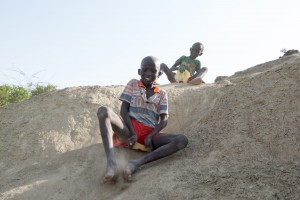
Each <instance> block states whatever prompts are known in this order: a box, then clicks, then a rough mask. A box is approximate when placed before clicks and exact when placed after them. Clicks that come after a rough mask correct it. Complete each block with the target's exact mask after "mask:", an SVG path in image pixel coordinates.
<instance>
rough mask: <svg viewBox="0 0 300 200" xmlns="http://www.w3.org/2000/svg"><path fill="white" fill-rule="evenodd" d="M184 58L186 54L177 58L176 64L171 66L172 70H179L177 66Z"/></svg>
mask: <svg viewBox="0 0 300 200" xmlns="http://www.w3.org/2000/svg"><path fill="white" fill-rule="evenodd" d="M183 58H184V56H181V57H180V58H179V59H178V60H176V61H175V63H174V65H173V66H172V67H171V68H170V70H171V71H175V70H178V68H179V67H177V66H178V65H180V64H181V61H182V59H183Z"/></svg>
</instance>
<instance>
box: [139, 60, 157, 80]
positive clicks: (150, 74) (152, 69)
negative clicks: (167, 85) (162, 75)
mask: <svg viewBox="0 0 300 200" xmlns="http://www.w3.org/2000/svg"><path fill="white" fill-rule="evenodd" d="M159 69H160V68H159V65H158V63H157V62H156V61H155V60H151V59H148V60H145V61H143V62H142V64H141V69H140V75H141V80H142V82H143V84H144V85H145V86H147V85H152V84H153V82H154V81H155V80H156V79H157V78H158V74H159Z"/></svg>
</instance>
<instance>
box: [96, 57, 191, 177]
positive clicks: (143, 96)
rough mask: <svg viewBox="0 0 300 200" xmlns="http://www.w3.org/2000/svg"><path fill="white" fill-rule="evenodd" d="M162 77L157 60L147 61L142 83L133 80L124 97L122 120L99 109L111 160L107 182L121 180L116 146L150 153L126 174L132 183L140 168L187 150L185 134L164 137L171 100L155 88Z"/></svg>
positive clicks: (143, 65) (132, 164)
mask: <svg viewBox="0 0 300 200" xmlns="http://www.w3.org/2000/svg"><path fill="white" fill-rule="evenodd" d="M159 73H160V63H159V61H158V60H157V58H155V57H151V56H148V57H145V58H144V59H143V60H142V62H141V67H140V69H139V75H140V76H141V79H140V80H137V79H132V80H130V81H129V82H128V84H127V85H126V87H125V89H124V91H123V92H122V94H121V96H120V100H121V101H122V104H121V111H120V114H121V117H120V116H118V115H117V114H116V113H115V112H113V110H112V109H111V108H109V107H105V106H102V107H100V108H99V109H98V113H97V115H98V119H99V125H100V132H101V137H102V141H103V146H104V150H105V153H106V158H107V167H106V172H105V175H104V180H103V181H104V182H114V181H116V179H117V163H116V159H115V153H114V148H113V146H114V145H120V146H124V145H126V146H128V147H129V148H132V147H133V146H134V145H135V143H137V142H138V143H140V144H143V145H145V147H146V148H148V149H149V150H150V152H149V153H147V154H146V155H144V156H143V157H141V158H139V159H136V160H130V161H129V163H128V164H127V166H126V168H125V169H124V170H123V178H124V180H126V181H128V182H130V181H131V180H132V174H133V173H134V172H136V170H137V169H138V168H139V167H140V166H142V165H144V164H146V163H149V162H152V161H155V160H158V159H160V158H164V157H166V156H169V155H171V154H173V153H175V152H177V151H179V150H181V149H183V148H185V147H186V146H187V144H188V139H187V138H186V136H184V135H182V134H165V133H160V131H161V130H162V129H163V128H165V127H166V126H167V122H168V98H167V93H166V92H165V91H164V90H162V89H160V88H158V87H156V86H154V85H153V83H154V82H155V81H156V79H157V78H158V76H159ZM114 134H115V136H114Z"/></svg>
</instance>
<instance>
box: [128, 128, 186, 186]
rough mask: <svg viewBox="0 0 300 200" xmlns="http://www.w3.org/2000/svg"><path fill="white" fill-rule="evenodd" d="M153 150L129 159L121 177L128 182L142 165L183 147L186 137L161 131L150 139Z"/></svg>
mask: <svg viewBox="0 0 300 200" xmlns="http://www.w3.org/2000/svg"><path fill="white" fill-rule="evenodd" d="M152 144H153V147H154V151H152V152H151V153H148V154H146V155H145V156H143V157H142V158H140V159H137V160H131V161H129V163H128V165H127V167H126V168H125V169H124V171H123V178H124V179H125V180H126V181H128V182H130V181H131V180H132V174H133V173H134V172H135V171H136V170H137V169H138V168H139V167H140V166H142V165H144V164H146V163H149V162H152V161H155V160H158V159H161V158H164V157H166V156H169V155H171V154H173V153H175V152H177V151H179V150H181V149H183V148H185V147H186V146H187V144H188V139H187V137H186V136H184V135H181V134H179V135H175V134H164V133H161V134H159V135H158V136H156V137H155V138H154V139H153V141H152Z"/></svg>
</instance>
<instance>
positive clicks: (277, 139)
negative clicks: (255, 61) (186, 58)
mask: <svg viewBox="0 0 300 200" xmlns="http://www.w3.org/2000/svg"><path fill="white" fill-rule="evenodd" d="M161 87H162V88H164V89H165V90H167V91H168V94H169V103H170V121H169V124H168V126H167V128H166V129H165V130H164V131H165V132H168V133H175V132H178V133H184V134H185V135H186V136H187V137H188V138H189V141H190V143H189V145H188V147H187V148H186V149H184V150H183V151H181V152H178V153H176V154H174V155H172V156H170V157H169V158H166V159H162V160H160V161H156V162H154V163H150V164H148V165H146V166H144V167H142V168H141V170H139V171H138V172H137V173H136V174H135V175H134V181H133V183H131V184H128V183H124V182H123V180H122V178H121V177H120V178H119V181H118V183H117V184H116V185H114V186H112V185H103V184H101V177H102V175H103V173H104V170H105V165H106V158H105V155H104V150H103V146H102V144H101V138H100V136H99V128H98V121H97V116H96V111H97V108H98V107H99V106H100V105H108V106H111V107H113V109H114V110H116V111H117V110H118V109H119V106H120V102H119V101H118V97H119V94H120V93H121V91H122V89H123V88H124V87H123V86H110V87H99V86H93V87H74V88H66V89H63V90H59V91H55V92H49V93H46V94H42V95H39V96H37V97H34V98H32V99H30V100H27V101H25V102H22V103H18V104H13V105H11V106H9V107H8V108H0V177H1V179H0V199H1V200H2V199H30V200H31V199H49V200H50V199H53V200H70V199H78V200H81V199H88V200H94V199H95V200H96V199H97V200H99V199H116V200H118V199H122V200H123V199H130V200H134V199H149V200H150V199H163V200H164V199H300V145H299V142H300V89H299V88H300V55H299V54H295V55H291V56H287V57H283V58H280V59H278V60H274V61H270V62H267V63H264V64H260V65H257V66H255V67H252V68H249V69H247V70H245V71H241V72H237V73H236V74H234V75H233V76H231V77H228V78H227V81H224V80H223V81H220V82H217V83H216V84H206V85H202V86H190V85H188V84H169V85H162V86H161ZM116 151H117V155H118V162H119V166H120V170H121V169H122V166H124V165H125V163H126V161H127V160H128V159H129V158H135V157H139V156H141V155H142V153H141V152H133V151H129V150H127V149H117V150H116Z"/></svg>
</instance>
